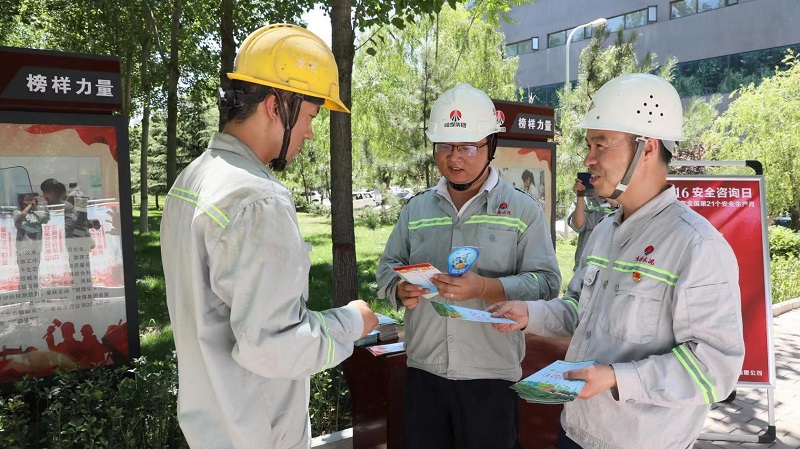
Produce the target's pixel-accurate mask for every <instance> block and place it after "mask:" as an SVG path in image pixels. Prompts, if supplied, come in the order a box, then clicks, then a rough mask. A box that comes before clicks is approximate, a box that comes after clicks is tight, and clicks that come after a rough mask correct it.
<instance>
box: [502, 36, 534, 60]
mask: <svg viewBox="0 0 800 449" xmlns="http://www.w3.org/2000/svg"><path fill="white" fill-rule="evenodd" d="M538 49H539V38H538V37H532V38H530V39H525V40H524V41H519V42H512V43H510V44H506V47H505V50H506V51H505V55H503V57H504V58H513V57H514V56H518V55H524V54H527V53H532V52H533V51H534V50H538Z"/></svg>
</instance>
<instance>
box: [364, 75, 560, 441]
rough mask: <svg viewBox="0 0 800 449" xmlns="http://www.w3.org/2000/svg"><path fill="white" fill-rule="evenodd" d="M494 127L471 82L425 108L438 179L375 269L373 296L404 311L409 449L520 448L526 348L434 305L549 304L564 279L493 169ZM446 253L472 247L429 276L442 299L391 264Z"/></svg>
mask: <svg viewBox="0 0 800 449" xmlns="http://www.w3.org/2000/svg"><path fill="white" fill-rule="evenodd" d="M501 130H502V128H501V127H500V125H499V123H498V121H497V117H496V115H495V109H494V104H493V103H492V100H491V99H489V97H488V96H487V95H486V93H484V92H482V91H480V90H478V89H476V88H474V87H472V86H470V85H469V84H466V83H461V84H458V85H456V86H455V87H454V88H452V89H450V90H448V91H447V92H445V93H443V94H442V95H441V96H440V97H439V98H438V99H437V100H436V102H435V103H434V105H433V108H432V109H431V116H430V121H429V124H428V129H427V136H428V138H429V139H430V140H431V141H432V142H433V156H434V160H435V161H436V166H437V167H438V168H439V171H441V173H442V175H443V176H442V178H441V179H440V180H439V183H438V184H437V185H436V187H434V188H432V189H430V190H427V191H425V192H424V193H421V194H419V195H417V196H415V197H414V198H412V199H411V200H409V202H408V203H407V204H406V205H405V207H403V209H402V211H401V212H400V218H399V220H398V222H397V225H396V226H395V228H394V230H393V231H392V234H391V235H390V236H389V239H388V241H387V242H386V248H385V250H384V252H383V255H382V256H381V258H380V261H379V264H378V272H377V281H378V286H379V291H378V296H379V297H380V298H385V299H388V300H389V301H390V302H391V303H392V304H393V305H394V306H395V307H397V308H399V307H400V306H404V307H405V308H406V311H405V348H406V352H407V354H408V371H407V374H406V384H405V428H404V434H403V442H404V445H405V447H407V448H432V449H433V448H435V449H444V448H451V447H453V446H454V444H455V445H457V446H458V447H460V448H471V447H492V448H517V447H520V445H519V442H518V439H517V436H518V433H519V413H518V399H517V395H516V393H514V391H513V390H511V389H510V388H509V387H510V385H511V384H513V383H514V382H516V381H518V380H519V379H520V377H521V376H522V369H521V366H520V363H521V361H522V358H523V356H524V355H525V340H524V336H523V335H522V334H521V333H520V332H516V333H513V334H509V335H501V334H499V333H497V332H495V331H494V330H492V329H491V328H488V325H485V324H484V325H480V324H476V323H469V322H465V321H460V320H448V319H446V318H443V317H441V316H440V315H439V314H438V313H437V312H436V310H435V309H434V306H432V304H433V303H434V302H436V303H442V302H444V301H446V302H447V304H448V305H453V304H454V303H455V302H456V301H458V302H459V303H460V305H461V306H464V307H467V308H471V309H479V310H483V309H485V308H486V306H487V305H488V304H490V303H492V302H495V301H503V300H506V299H507V298H524V299H528V300H532V301H533V300H538V299H550V298H552V297H553V296H555V295H557V294H558V291H559V288H560V286H561V274H560V272H559V268H558V262H557V260H556V257H555V251H554V250H553V246H552V244H551V240H550V231H549V227H548V223H547V221H546V219H545V214H544V212H543V210H542V208H541V207H540V206H539V205H538V204H537V203H536V200H534V199H533V198H531V197H530V196H529V195H527V194H525V193H523V192H522V191H520V190H517V189H515V188H514V187H513V186H512V185H511V184H510V183H509V182H506V181H504V180H502V179H501V178H500V176H499V174H498V171H497V170H496V169H495V168H493V167H490V165H489V164H490V162H491V161H492V159H493V158H494V153H495V150H496V147H497V133H498V132H500V131H501ZM453 246H473V247H476V248H479V251H480V256H479V257H478V258H477V260H476V261H475V263H474V265H473V266H472V269H471V270H470V271H467V272H466V273H465V274H464V275H463V276H460V277H456V276H451V275H446V274H437V275H435V276H434V277H433V282H434V283H435V285H436V287H437V289H438V292H439V295H438V296H435V297H433V298H431V299H424V297H423V295H426V294H428V293H429V289H426V288H423V287H422V286H419V285H414V284H410V283H408V282H406V281H404V280H401V278H400V277H399V275H398V274H397V273H396V272H395V271H394V269H393V268H395V267H399V266H406V265H412V264H422V263H430V264H432V265H433V266H435V267H436V268H437V269H439V270H440V271H442V272H447V267H448V261H447V259H448V255H449V254H450V253H451V251H452V250H453ZM480 326H484V327H483V328H481V327H480Z"/></svg>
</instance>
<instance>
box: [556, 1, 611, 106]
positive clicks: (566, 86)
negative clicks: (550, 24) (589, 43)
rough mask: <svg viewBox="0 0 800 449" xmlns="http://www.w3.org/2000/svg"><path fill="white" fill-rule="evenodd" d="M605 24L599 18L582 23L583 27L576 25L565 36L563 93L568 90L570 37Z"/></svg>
mask: <svg viewBox="0 0 800 449" xmlns="http://www.w3.org/2000/svg"><path fill="white" fill-rule="evenodd" d="M605 23H606V19H605V18H603V17H601V18H599V19H595V20H592V21H591V22H589V23H584V24H583V25H578V26H576V27H575V28H573V29H572V31H570V32H569V36H567V53H566V55H565V57H564V59H566V60H567V76H566V78H565V79H564V91H565V92H566V91H568V90H569V43H570V42H572V35H573V34H575V32H576V31H578V30H580V29H582V28H586V27H596V26H600V25H603V24H605Z"/></svg>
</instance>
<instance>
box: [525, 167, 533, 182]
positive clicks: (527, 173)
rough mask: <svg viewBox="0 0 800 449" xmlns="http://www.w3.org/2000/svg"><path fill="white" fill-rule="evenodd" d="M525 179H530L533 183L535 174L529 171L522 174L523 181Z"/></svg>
mask: <svg viewBox="0 0 800 449" xmlns="http://www.w3.org/2000/svg"><path fill="white" fill-rule="evenodd" d="M525 179H530V180H531V182H533V173H531V171H530V170H528V169H526V170H525V171H523V172H522V180H523V181H524V180H525Z"/></svg>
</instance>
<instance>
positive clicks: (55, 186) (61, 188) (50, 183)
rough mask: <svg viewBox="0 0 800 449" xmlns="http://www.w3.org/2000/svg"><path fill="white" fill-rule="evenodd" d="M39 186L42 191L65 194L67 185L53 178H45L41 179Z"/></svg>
mask: <svg viewBox="0 0 800 449" xmlns="http://www.w3.org/2000/svg"><path fill="white" fill-rule="evenodd" d="M39 188H40V189H41V191H42V193H44V192H55V193H58V194H59V195H66V194H67V187H66V186H65V185H64V184H62V183H60V182H58V181H57V180H55V179H53V178H47V179H45V180H44V181H42V185H41V186H39Z"/></svg>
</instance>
